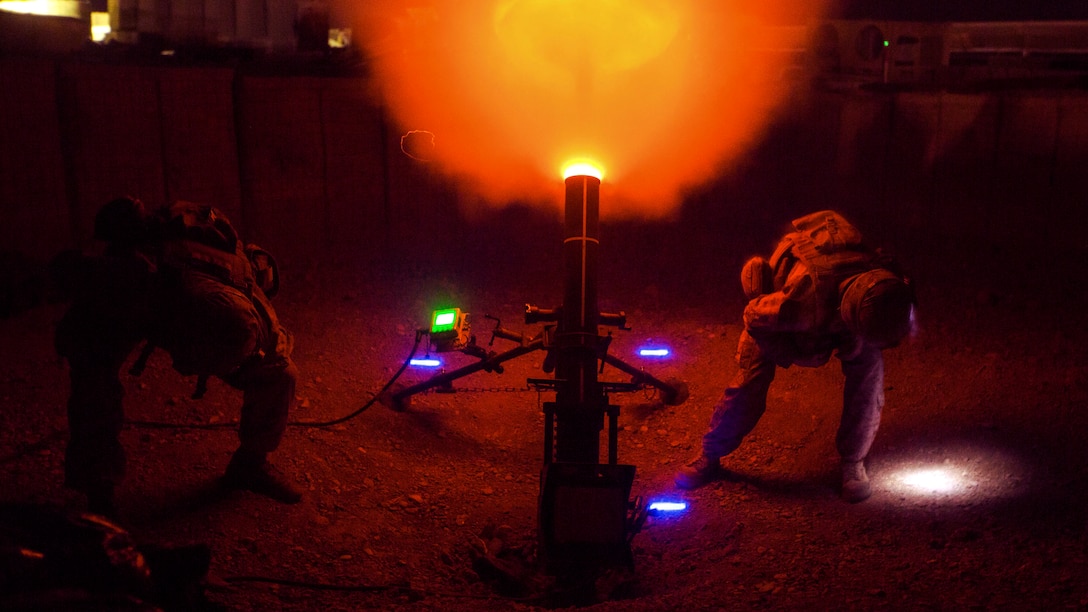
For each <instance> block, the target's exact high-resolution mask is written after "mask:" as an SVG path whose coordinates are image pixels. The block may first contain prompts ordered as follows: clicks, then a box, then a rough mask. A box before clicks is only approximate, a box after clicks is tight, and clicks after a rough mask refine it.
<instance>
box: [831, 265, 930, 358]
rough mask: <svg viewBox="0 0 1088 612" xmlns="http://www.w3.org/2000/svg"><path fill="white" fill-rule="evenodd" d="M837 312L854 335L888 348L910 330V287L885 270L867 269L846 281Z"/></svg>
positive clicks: (905, 335) (911, 301) (912, 324)
mask: <svg viewBox="0 0 1088 612" xmlns="http://www.w3.org/2000/svg"><path fill="white" fill-rule="evenodd" d="M839 312H840V313H841V314H842V320H843V322H845V323H846V326H847V328H849V329H850V331H851V332H853V333H854V334H855V335H857V336H860V337H861V338H862V339H863V340H865V341H866V342H868V343H870V344H872V345H874V346H877V347H879V348H882V349H884V348H892V347H894V346H897V345H898V344H899V343H900V342H902V341H903V339H904V338H906V337H907V336H908V335H909V334H910V333H911V331H912V330H913V329H914V290H913V289H912V288H911V286H910V285H909V284H908V283H907V282H906V281H905V280H904V279H902V278H900V277H899V276H897V275H895V274H893V273H892V272H890V271H888V270H885V269H882V268H878V269H876V270H870V271H868V272H864V273H862V274H858V275H857V276H855V277H853V278H852V279H850V280H848V281H847V287H846V290H845V291H844V292H843V294H842V301H841V303H840V304H839Z"/></svg>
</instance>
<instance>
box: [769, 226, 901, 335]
mask: <svg viewBox="0 0 1088 612" xmlns="http://www.w3.org/2000/svg"><path fill="white" fill-rule="evenodd" d="M793 228H794V230H795V231H793V232H790V233H788V234H786V235H785V236H784V237H783V238H782V241H781V242H779V244H778V247H777V248H776V249H775V251H774V254H773V255H772V256H771V259H770V262H769V264H770V269H771V270H772V274H773V283H774V287H775V289H781V288H782V287H783V286H784V285H785V281H786V277H787V276H788V275H789V272H790V270H791V269H792V268H793V266H794V264H795V263H796V262H798V261H800V262H802V263H804V264H805V268H806V270H807V271H808V275H809V277H810V278H811V279H812V282H813V286H814V287H815V288H816V298H817V308H818V310H817V314H816V320H817V321H818V322H819V323H820V324H829V323H830V322H831V321H832V320H833V318H834V317H835V316H836V315H837V313H838V310H839V302H840V296H841V290H842V289H843V288H844V287H845V286H846V285H847V284H848V283H849V281H850V280H851V279H853V278H855V277H856V276H857V275H858V274H862V273H864V272H868V271H870V270H873V269H876V268H880V267H883V266H884V264H885V263H886V261H885V259H886V258H884V257H883V256H882V255H881V253H880V252H879V251H876V250H873V249H870V248H869V247H867V246H866V245H865V244H864V242H863V241H862V236H861V232H859V231H858V230H857V228H855V227H854V226H853V225H851V224H850V222H849V221H847V220H846V219H845V218H843V217H842V216H841V215H839V213H837V212H835V211H831V210H824V211H820V212H815V213H812V214H809V215H805V216H804V217H801V218H799V219H795V220H794V221H793Z"/></svg>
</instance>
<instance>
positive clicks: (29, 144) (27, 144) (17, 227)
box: [0, 59, 73, 258]
mask: <svg viewBox="0 0 1088 612" xmlns="http://www.w3.org/2000/svg"><path fill="white" fill-rule="evenodd" d="M56 70H57V66H56V64H54V63H53V62H49V61H31V60H20V61H13V60H9V59H0V251H5V250H11V251H17V252H20V253H23V254H25V255H29V256H30V257H35V258H43V257H48V256H49V255H50V254H52V253H54V252H56V249H57V247H58V246H60V245H65V244H69V242H70V241H71V240H72V237H73V231H72V221H71V216H70V212H71V211H70V210H69V208H68V206H67V202H68V198H67V195H66V191H65V180H64V162H65V155H64V153H63V152H62V151H61V135H60V122H59V114H58V109H57V87H56V85H57V74H56Z"/></svg>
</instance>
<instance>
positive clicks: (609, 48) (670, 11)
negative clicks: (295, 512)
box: [354, 0, 822, 217]
mask: <svg viewBox="0 0 1088 612" xmlns="http://www.w3.org/2000/svg"><path fill="white" fill-rule="evenodd" d="M765 4H774V7H773V9H768V8H766V7H765V6H762V5H765ZM359 5H361V6H360V7H359V8H358V9H356V10H357V13H356V14H355V15H354V19H355V22H356V27H358V28H359V29H361V30H362V33H363V35H362V37H361V38H362V40H363V41H364V44H365V45H366V51H367V54H368V59H369V61H370V63H371V67H372V69H373V72H374V75H375V76H376V77H377V82H378V86H379V88H380V90H381V93H382V96H383V98H384V101H385V104H387V105H388V108H389V110H390V112H391V114H392V115H393V118H394V120H395V121H396V123H397V125H398V127H399V129H401V131H402V132H404V133H407V132H409V131H412V130H418V131H425V132H426V133H429V134H433V135H434V143H435V148H434V151H433V159H432V161H431V162H428V163H436V164H438V165H439V168H440V169H441V171H442V172H444V173H445V174H448V175H450V176H452V177H455V178H456V179H457V183H458V184H459V185H462V186H464V187H465V188H467V189H468V190H469V191H470V192H471V193H473V194H474V195H475V196H477V197H479V198H482V199H483V200H484V201H486V202H489V203H491V204H496V205H500V204H503V203H506V202H514V201H516V202H522V203H524V202H534V201H541V202H554V200H555V198H554V196H555V193H556V185H557V183H558V182H559V180H560V173H561V169H562V168H563V167H564V166H566V165H568V164H569V163H571V162H572V161H580V162H587V163H592V164H594V165H596V166H597V167H599V168H600V169H601V171H602V173H603V175H604V177H603V181H604V186H603V188H602V189H603V190H604V191H605V192H606V193H607V197H605V198H603V199H602V214H616V213H628V214H633V215H639V216H650V217H659V216H664V215H667V214H668V213H669V212H670V211H671V210H672V209H673V208H674V207H675V205H676V204H677V203H678V201H679V199H680V197H681V196H682V193H683V190H684V189H685V188H688V187H693V186H696V185H698V184H699V183H701V182H704V181H706V180H707V179H708V178H709V177H711V176H713V175H714V174H715V173H717V172H719V171H721V170H723V169H727V168H728V167H729V166H730V165H731V164H733V163H735V162H737V161H738V160H739V159H740V158H741V156H743V154H744V152H745V150H746V148H747V147H748V146H750V145H751V144H752V143H753V142H754V141H755V140H756V139H757V138H758V137H759V136H760V134H761V132H762V130H763V129H764V127H765V126H766V125H767V123H768V121H769V120H770V118H771V117H772V115H773V113H774V112H775V111H776V110H777V109H779V108H781V106H782V103H783V101H784V99H785V98H786V97H787V94H788V93H789V81H788V79H786V78H783V74H784V73H785V72H786V71H787V69H788V68H789V65H790V62H792V61H795V56H792V55H791V53H790V52H789V51H790V50H797V49H802V48H803V47H804V46H805V37H806V36H807V34H808V32H809V28H807V27H805V24H807V23H809V22H810V21H811V20H812V19H813V18H815V17H818V15H819V13H820V12H821V10H822V4H820V3H818V2H812V1H801V0H792V1H789V2H779V3H760V2H719V1H694V0H667V1H666V0H488V1H483V0H430V1H400V2H394V1H389V2H371V3H359Z"/></svg>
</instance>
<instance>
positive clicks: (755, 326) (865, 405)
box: [677, 211, 913, 501]
mask: <svg viewBox="0 0 1088 612" xmlns="http://www.w3.org/2000/svg"><path fill="white" fill-rule="evenodd" d="M794 226H795V228H797V230H798V231H796V232H793V233H791V234H788V235H787V236H786V237H785V238H784V239H783V241H782V243H780V245H779V248H778V249H776V251H775V254H774V255H773V256H772V258H771V260H770V261H769V262H768V261H766V260H763V259H762V258H754V259H753V260H751V261H750V262H749V264H748V265H746V266H745V270H744V271H742V282H743V283H744V285H745V293H746V295H747V297H748V298H749V302H748V305H747V306H746V307H745V309H744V330H743V331H742V333H741V337H740V342H739V344H738V347H737V364H738V366H739V370H738V371H737V373H736V375H735V377H734V378H733V380H732V381H731V382H730V384H729V387H728V388H727V389H726V390H725V392H724V394H723V395H722V397H721V399H720V400H719V401H718V403H717V404H716V405H715V407H714V413H713V415H712V417H711V420H710V426H709V428H708V431H707V432H706V434H704V436H703V440H702V454H701V455H700V456H699V457H698V458H696V459H695V460H693V461H692V462H691V463H689V464H688V466H687V467H686V468H685V469H684V470H682V471H681V472H680V473H679V474H678V475H677V485H678V486H681V487H682V488H694V487H696V486H700V485H701V484H705V482H707V481H708V480H710V479H712V478H713V476H714V472H715V471H716V470H719V469H720V466H719V464H718V459H719V458H720V457H723V456H725V455H728V454H730V453H732V452H733V451H734V450H736V449H737V447H739V446H740V444H741V442H742V440H743V439H744V437H745V436H747V435H748V434H749V433H750V432H751V431H752V429H753V428H755V426H756V424H757V423H758V422H759V419H760V418H761V417H762V416H763V413H764V411H765V410H766V408H767V393H768V391H769V389H770V385H771V382H772V381H773V380H774V377H775V372H776V370H777V368H778V367H783V368H788V367H790V366H791V365H799V366H803V367H819V366H822V365H824V364H826V363H827V362H828V361H829V360H830V359H831V357H832V355H834V356H836V357H837V358H838V359H839V361H840V363H841V366H842V372H843V375H844V376H845V384H844V389H843V411H842V416H841V419H840V423H839V429H838V434H837V436H836V447H837V449H838V452H839V454H840V456H841V457H842V461H843V466H844V497H848V498H850V497H853V498H854V499H850V501H860V499H864V497H868V495H869V488H868V477H867V476H866V475H865V474H864V468H863V467H862V462H863V461H864V459H865V458H866V457H867V456H868V454H869V449H870V447H871V446H872V443H873V440H874V439H875V437H876V433H877V429H878V428H879V426H880V416H881V412H882V410H883V407H884V359H883V356H882V353H881V350H882V348H884V347H885V346H888V345H894V343H897V342H898V340H899V338H901V337H902V336H901V333H902V331H903V326H902V325H898V323H899V319H903V317H902V316H900V313H899V312H897V313H895V316H893V317H891V319H894V320H893V321H892V322H891V323H889V324H888V325H882V324H880V323H878V322H873V323H872V324H871V325H872V327H871V328H870V329H869V330H868V331H871V332H872V334H871V336H870V337H869V338H863V337H862V336H861V335H860V333H859V331H858V330H855V329H851V328H850V326H849V325H848V323H847V321H845V320H844V317H843V316H842V313H840V296H841V295H843V293H844V290H845V288H847V287H850V286H852V285H851V283H853V282H855V281H858V280H859V279H863V278H868V277H869V276H870V275H873V274H875V273H878V272H879V273H882V274H888V275H889V276H890V275H891V274H890V273H887V272H885V271H884V269H883V266H885V265H889V264H890V263H891V262H889V261H888V260H887V259H885V258H883V256H882V255H880V254H879V252H878V251H875V250H870V249H868V248H867V247H865V246H864V245H863V244H862V242H861V236H860V234H859V233H858V232H857V230H856V229H854V228H853V226H851V225H850V224H849V223H848V222H847V221H846V220H845V219H843V218H842V217H841V216H839V215H838V214H837V213H834V212H832V211H821V212H819V213H813V214H812V215H808V216H806V217H802V218H801V219H798V220H796V221H794ZM879 279H883V280H887V279H885V278H884V277H883V276H881V277H879ZM860 293H861V292H859V295H860ZM909 299H910V300H911V301H912V300H913V297H910V298H909ZM907 306H909V304H908V305H907ZM853 312H856V311H853ZM864 314H866V315H868V314H869V312H868V311H866V312H865V313H864ZM847 318H849V317H847ZM877 338H880V339H883V338H890V339H892V340H893V342H888V343H885V342H884V341H883V340H876V339H877ZM858 470H860V472H859V471H858ZM848 471H849V473H848ZM859 479H860V480H862V481H863V482H861V483H860V484H859V483H858V482H857V481H858V480H859ZM847 482H851V486H855V485H856V486H857V487H858V490H856V491H855V490H851V491H849V493H848V492H847V491H846V489H845V486H846V483H847ZM857 498H860V499H857Z"/></svg>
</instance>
